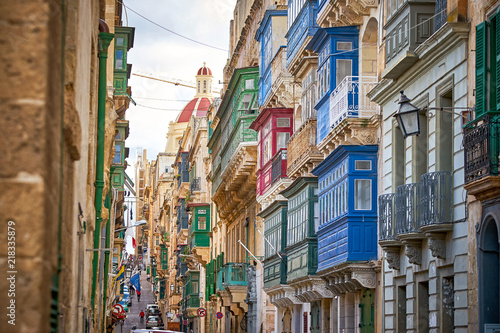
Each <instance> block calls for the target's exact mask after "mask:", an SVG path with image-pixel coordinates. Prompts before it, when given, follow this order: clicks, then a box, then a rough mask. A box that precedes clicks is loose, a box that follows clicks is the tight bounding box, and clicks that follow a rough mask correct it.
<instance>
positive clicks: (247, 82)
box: [245, 79, 254, 90]
mask: <svg viewBox="0 0 500 333" xmlns="http://www.w3.org/2000/svg"><path fill="white" fill-rule="evenodd" d="M253 82H254V81H253V79H249V80H245V89H246V90H249V89H250V90H251V89H254V83H253Z"/></svg>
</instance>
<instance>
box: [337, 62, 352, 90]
mask: <svg viewBox="0 0 500 333" xmlns="http://www.w3.org/2000/svg"><path fill="white" fill-rule="evenodd" d="M346 76H352V60H351V59H337V81H336V85H337V86H338V85H339V84H340V82H342V80H344V78H345V77H346Z"/></svg>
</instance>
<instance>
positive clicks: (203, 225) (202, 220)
mask: <svg viewBox="0 0 500 333" xmlns="http://www.w3.org/2000/svg"><path fill="white" fill-rule="evenodd" d="M198 229H199V230H206V229H207V218H206V217H205V216H199V217H198Z"/></svg>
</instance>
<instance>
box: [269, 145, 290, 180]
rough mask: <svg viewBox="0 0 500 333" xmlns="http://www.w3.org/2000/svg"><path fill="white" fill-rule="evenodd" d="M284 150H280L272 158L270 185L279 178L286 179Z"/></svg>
mask: <svg viewBox="0 0 500 333" xmlns="http://www.w3.org/2000/svg"><path fill="white" fill-rule="evenodd" d="M286 156H287V151H286V149H281V150H280V151H279V152H278V154H276V156H274V159H273V163H272V167H271V168H272V169H271V183H274V182H276V181H277V180H279V179H281V178H285V177H286Z"/></svg>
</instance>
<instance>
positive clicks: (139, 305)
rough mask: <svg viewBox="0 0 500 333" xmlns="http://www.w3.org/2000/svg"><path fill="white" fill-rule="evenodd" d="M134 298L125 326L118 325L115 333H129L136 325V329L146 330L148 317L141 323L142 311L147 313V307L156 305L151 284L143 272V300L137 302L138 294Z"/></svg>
mask: <svg viewBox="0 0 500 333" xmlns="http://www.w3.org/2000/svg"><path fill="white" fill-rule="evenodd" d="M131 297H132V306H130V307H129V310H128V313H127V319H125V322H124V323H123V326H121V325H117V326H116V327H115V332H117V333H118V332H119V333H129V332H130V330H131V329H132V327H133V326H134V325H135V326H136V328H146V317H144V322H143V323H141V322H140V317H139V313H140V312H141V310H144V312H146V305H147V304H150V303H154V298H153V292H152V291H151V283H150V282H149V281H147V274H146V272H144V271H142V272H141V300H140V301H137V294H134V295H133V296H131Z"/></svg>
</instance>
